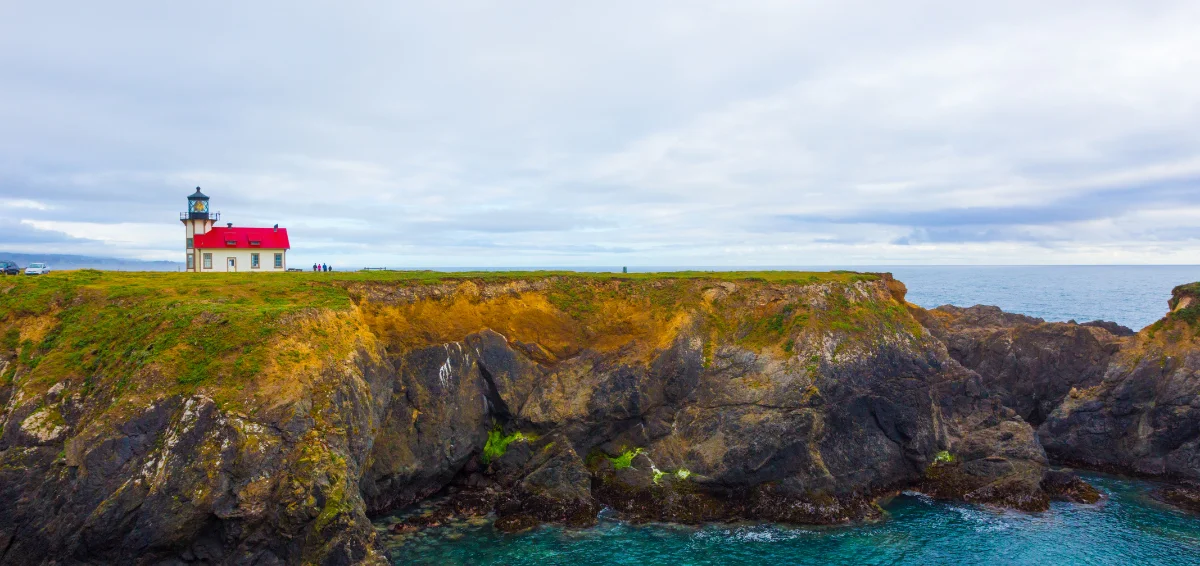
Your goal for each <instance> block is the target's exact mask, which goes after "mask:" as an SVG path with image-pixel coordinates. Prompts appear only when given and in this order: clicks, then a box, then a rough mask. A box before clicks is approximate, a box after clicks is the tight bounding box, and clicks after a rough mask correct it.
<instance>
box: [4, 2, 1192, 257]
mask: <svg viewBox="0 0 1200 566" xmlns="http://www.w3.org/2000/svg"><path fill="white" fill-rule="evenodd" d="M1197 28H1200V7H1198V6H1197V5H1196V4H1195V3H1194V2H1186V1H1182V0H1177V1H1153V2H1141V3H1129V2H1116V1H1113V2H1106V1H1100V2H1089V3H1087V4H1085V5H1077V6H1069V5H1047V4H1046V3H1044V2H1033V1H1024V0H1019V1H1016V2H1007V3H1001V4H997V3H982V2H916V3H905V4H903V5H901V4H897V3H889V2H880V1H861V2H858V1H852V2H848V3H847V2H840V3H827V4H826V5H820V4H813V3H792V2H774V1H769V0H761V1H747V2H738V3H734V4H730V3H727V2H669V1H667V2H649V3H647V2H631V1H630V2H626V1H618V2H615V3H613V2H610V3H606V4H604V5H603V6H599V5H597V6H593V7H584V6H580V5H574V4H570V3H566V4H564V3H555V2H548V1H535V2H525V3H521V4H519V5H515V6H514V5H509V4H497V3H492V2H484V1H482V0H479V1H475V0H464V1H462V2H453V3H424V2H416V3H402V4H392V5H379V4H374V3H373V4H360V3H357V2H348V3H343V4H340V5H339V6H338V7H336V9H335V8H332V7H329V6H327V5H322V4H319V3H309V2H303V1H302V2H288V3H283V2H255V3H251V4H244V3H215V4H214V3H205V4H197V5H163V4H161V3H154V2H148V1H140V2H139V1H129V2H116V3H106V4H104V5H103V6H99V5H98V6H75V7H73V9H72V10H70V11H69V13H64V10H61V9H59V8H56V7H55V6H53V5H46V4H45V3H34V2H27V3H18V4H15V5H11V6H6V7H5V8H4V17H3V18H0V123H2V124H4V128H3V129H0V226H4V227H5V228H0V249H6V250H11V251H27V250H37V251H43V252H49V251H57V252H62V253H83V252H87V253H92V252H93V251H95V250H101V251H107V252H110V253H111V254H115V255H130V256H137V257H142V258H146V259H177V257H176V256H178V255H179V254H180V251H179V250H180V248H181V240H182V230H181V229H180V228H179V225H178V224H177V220H176V214H177V213H178V212H179V211H180V210H182V207H183V203H184V197H186V195H187V193H189V192H190V190H191V187H194V186H196V185H200V186H203V187H204V189H205V192H207V193H209V194H210V195H211V196H212V197H213V205H214V207H215V208H216V209H219V210H221V211H222V213H223V215H224V219H226V220H230V221H234V222H237V223H239V224H264V225H270V224H274V223H276V222H279V223H281V224H283V225H285V226H288V227H289V229H290V230H291V233H292V239H293V243H294V245H295V251H294V252H293V254H294V256H295V261H299V262H301V263H304V262H306V261H310V260H325V261H333V262H336V263H338V264H343V265H344V264H347V263H351V264H353V263H363V264H371V265H380V264H388V265H404V264H410V265H480V266H483V265H528V266H536V265H586V264H596V265H608V264H613V263H616V262H620V263H641V264H645V265H772V264H847V263H867V264H879V263H887V262H892V261H902V262H923V261H926V262H938V263H946V262H953V261H982V260H984V259H986V260H987V261H989V262H1019V263H1030V262H1086V263H1107V262H1116V263H1128V262H1195V258H1196V257H1198V256H1197V252H1200V234H1197V231H1196V230H1195V229H1194V228H1193V226H1196V225H1198V222H1197V221H1198V220H1200V107H1198V106H1197V105H1196V104H1195V102H1194V101H1195V100H1198V99H1200V56H1197V53H1200V36H1197V34H1195V32H1194V30H1195V29H1197ZM175 234H177V235H178V238H175ZM175 240H180V241H175Z"/></svg>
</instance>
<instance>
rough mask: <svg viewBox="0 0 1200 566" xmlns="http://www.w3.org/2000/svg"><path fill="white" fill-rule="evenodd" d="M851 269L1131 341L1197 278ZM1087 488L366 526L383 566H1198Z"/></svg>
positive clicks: (1160, 531)
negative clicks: (671, 517) (689, 521)
mask: <svg viewBox="0 0 1200 566" xmlns="http://www.w3.org/2000/svg"><path fill="white" fill-rule="evenodd" d="M700 269H703V268H700ZM774 269H818V270H828V269H830V268H774ZM852 269H854V270H856V271H890V272H892V273H893V274H894V275H895V276H896V278H897V279H899V280H901V281H903V282H904V283H905V284H906V285H907V286H908V289H909V294H908V300H909V301H911V302H913V303H915V304H918V305H921V306H923V307H927V308H933V307H936V306H940V305H944V304H953V305H958V306H971V305H976V304H986V305H996V306H999V307H1001V308H1003V309H1004V310H1007V311H1011V312H1017V313H1021V314H1027V315H1030V316H1036V317H1040V318H1044V319H1046V320H1049V321H1067V320H1076V321H1079V322H1085V321H1090V320H1111V321H1115V322H1117V323H1120V324H1123V325H1126V326H1129V327H1131V328H1133V329H1135V330H1139V329H1141V328H1143V327H1145V326H1147V325H1149V324H1151V323H1153V322H1154V321H1156V320H1158V319H1159V318H1161V317H1162V316H1163V315H1164V314H1165V313H1166V312H1167V300H1168V299H1169V298H1170V296H1171V289H1172V288H1173V287H1175V286H1176V285H1180V284H1183V283H1189V282H1192V281H1200V266H1136V267H1124V266H1036V267H1032V266H1031V267H973V266H972V267H962V266H955V267H937V266H919V267H917V266H889V267H854V268H852ZM650 270H651V269H637V270H634V269H631V271H650ZM1086 479H1088V481H1090V482H1092V483H1093V485H1095V486H1096V487H1097V488H1098V489H1099V490H1100V491H1101V492H1103V493H1104V494H1106V495H1107V496H1108V497H1107V498H1106V499H1105V500H1104V501H1102V502H1101V503H1099V504H1097V505H1074V504H1069V503H1055V504H1053V506H1052V508H1051V510H1050V511H1048V512H1046V513H1036V514H1028V513H1019V512H1008V511H998V510H993V509H988V508H983V507H976V506H972V505H965V504H957V503H946V502H938V501H933V500H930V499H928V498H926V497H923V496H920V495H916V494H906V495H902V496H899V497H896V498H894V499H893V500H891V501H890V502H888V503H886V505H885V506H884V509H885V511H886V512H887V518H886V519H884V520H883V521H880V522H878V523H874V524H866V525H854V526H845V527H792V526H784V525H773V524H738V525H709V526H705V527H700V528H695V527H685V526H678V525H630V524H628V523H624V522H621V521H618V520H616V519H614V518H613V517H611V516H609V515H608V514H607V513H604V514H602V515H601V517H600V522H599V524H598V525H597V526H595V527H592V528H589V529H564V528H560V527H554V526H542V527H539V528H537V529H534V530H532V531H529V532H526V533H522V534H518V535H504V534H500V533H499V532H497V531H496V530H495V529H493V528H492V527H491V525H490V523H489V522H488V521H487V520H476V521H473V522H460V523H456V524H451V525H448V526H445V527H443V528H439V529H434V530H428V531H425V532H421V533H417V534H414V535H406V536H396V535H392V534H391V533H390V532H388V530H387V527H388V526H389V525H390V524H391V523H392V522H394V521H396V520H397V518H396V516H392V517H387V518H383V519H381V520H379V521H378V522H377V523H376V526H377V528H378V529H379V532H380V536H381V537H383V539H384V541H385V544H386V546H387V548H388V552H389V553H390V557H391V559H392V560H393V562H394V563H395V564H438V565H441V564H478V565H484V564H495V565H524V564H528V565H537V566H552V565H560V564H561V565H572V566H580V565H590V564H631V565H641V566H657V565H663V566H667V565H671V566H674V565H707V564H746V565H751V564H753V565H758V564H797V565H802V564H897V565H908V564H912V565H925V564H956V565H961V564H981V565H982V564H989V565H990V564H1005V565H1008V564H1014V565H1018V564H1055V565H1075V564H1079V565H1085V564H1086V565H1109V564H1112V565H1117V564H1144V565H1184V564H1188V565H1194V564H1200V516H1197V515H1193V514H1188V513H1185V512H1182V511H1179V510H1176V509H1173V508H1171V507H1168V506H1165V505H1162V504H1160V503H1158V502H1157V501H1155V500H1154V499H1152V498H1151V497H1150V492H1151V490H1152V489H1153V488H1154V484H1153V483H1152V482H1149V481H1143V480H1136V479H1130V478H1121V477H1114V476H1103V475H1087V476H1086ZM410 512H411V511H410Z"/></svg>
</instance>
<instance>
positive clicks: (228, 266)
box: [225, 257, 237, 273]
mask: <svg viewBox="0 0 1200 566" xmlns="http://www.w3.org/2000/svg"><path fill="white" fill-rule="evenodd" d="M225 271H228V272H229V273H236V272H237V258H236V257H231V258H226V260H225Z"/></svg>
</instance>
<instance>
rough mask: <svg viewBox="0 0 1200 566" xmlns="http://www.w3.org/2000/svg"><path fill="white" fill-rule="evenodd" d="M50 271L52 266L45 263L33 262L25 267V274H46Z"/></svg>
mask: <svg viewBox="0 0 1200 566" xmlns="http://www.w3.org/2000/svg"><path fill="white" fill-rule="evenodd" d="M47 273H50V266H49V265H46V264H44V263H31V264H29V267H26V268H25V275H45V274H47Z"/></svg>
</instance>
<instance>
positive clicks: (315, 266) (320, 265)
mask: <svg viewBox="0 0 1200 566" xmlns="http://www.w3.org/2000/svg"><path fill="white" fill-rule="evenodd" d="M313 271H324V272H326V273H328V272H330V271H333V267H332V266H330V265H326V264H324V263H314V264H313Z"/></svg>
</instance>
